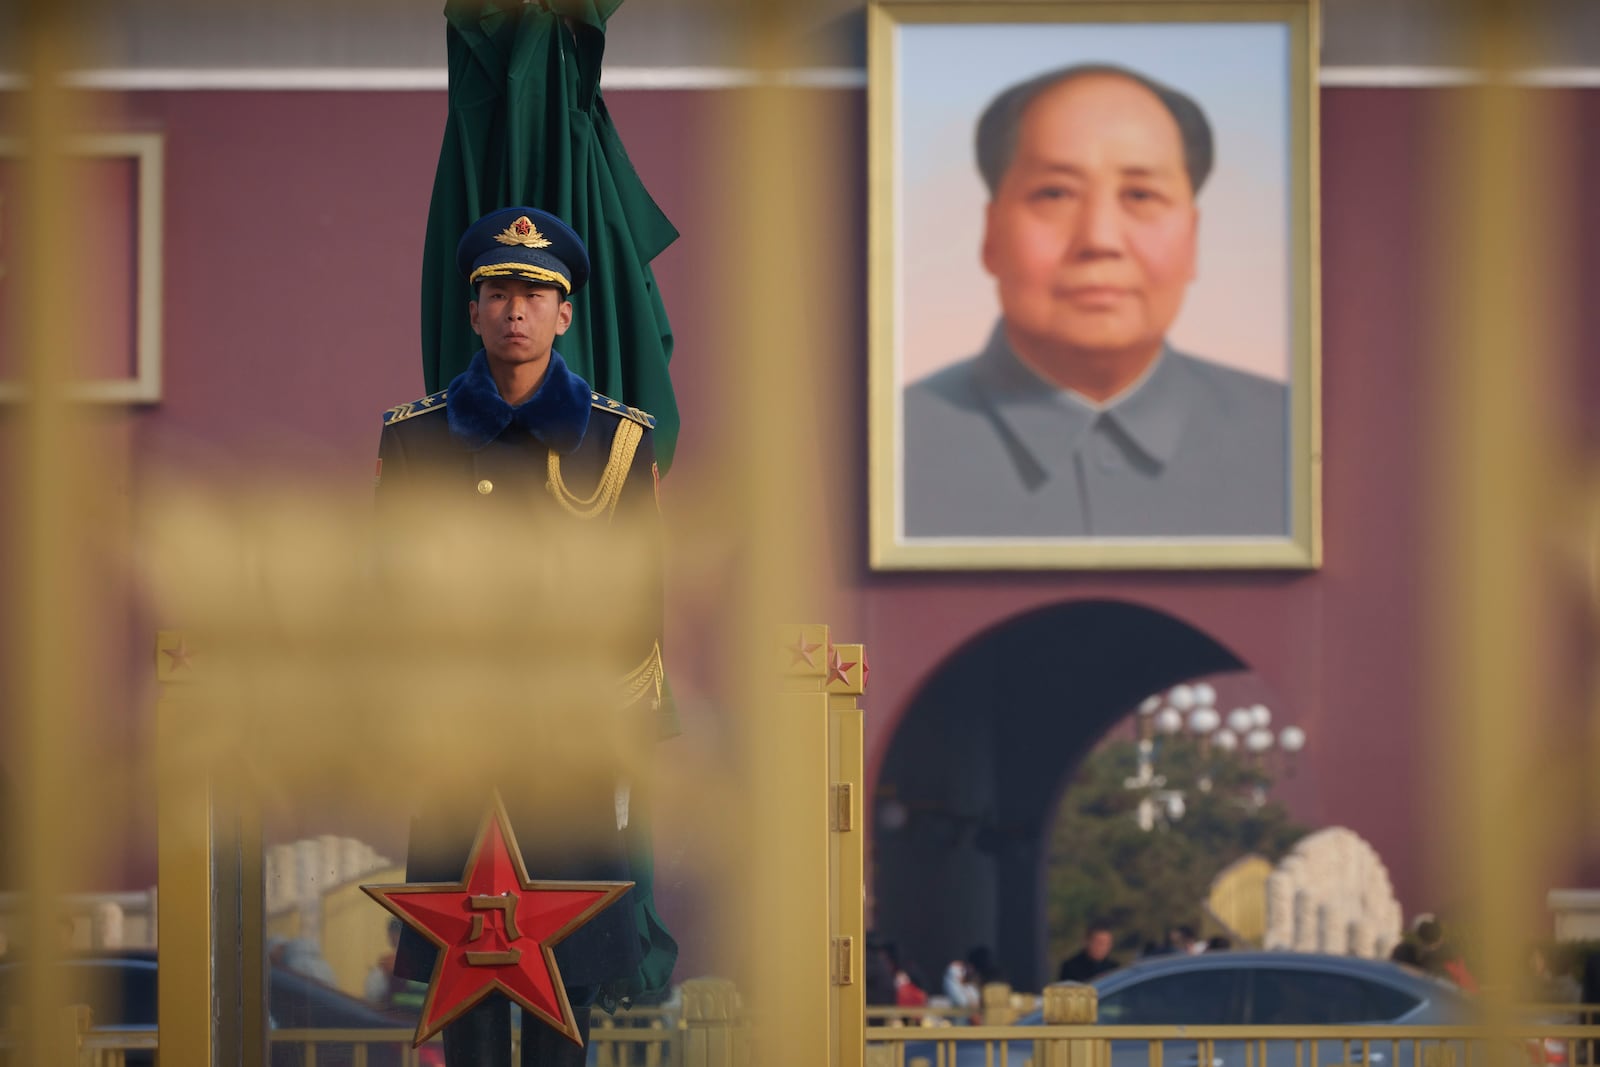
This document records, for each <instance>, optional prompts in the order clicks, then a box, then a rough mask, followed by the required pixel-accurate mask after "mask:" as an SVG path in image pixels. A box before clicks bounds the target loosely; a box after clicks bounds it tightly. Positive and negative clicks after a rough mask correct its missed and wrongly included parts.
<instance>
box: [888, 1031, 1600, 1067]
mask: <svg viewBox="0 0 1600 1067" xmlns="http://www.w3.org/2000/svg"><path fill="white" fill-rule="evenodd" d="M1121 1043H1126V1044H1125V1045H1124V1047H1123V1048H1122V1049H1119V1050H1118V1052H1119V1055H1117V1057H1116V1058H1115V1061H1116V1063H1117V1064H1118V1065H1119V1067H1183V1065H1188V1067H1195V1065H1196V1064H1207V1063H1210V1064H1222V1065H1223V1067H1557V1065H1559V1064H1567V1065H1580V1064H1594V1063H1596V1055H1597V1054H1600V1027H1597V1026H1592V1025H1591V1026H1565V1025H1539V1024H1530V1025H1527V1026H1518V1027H1513V1028H1511V1029H1509V1030H1507V1029H1505V1028H1498V1027H1496V1028H1491V1027H1483V1026H1372V1025H1367V1026H1100V1025H1093V1024H1090V1025H1083V1024H1078V1025H1070V1026H1068V1025H1057V1026H1026V1027H1023V1026H967V1027H952V1028H948V1029H945V1028H939V1029H935V1030H928V1029H914V1028H903V1029H893V1028H877V1029H873V1030H869V1031H868V1033H867V1062H868V1064H869V1067H979V1065H982V1067H1112V1064H1113V1056H1112V1049H1113V1045H1114V1044H1121ZM1552 1044H1556V1045H1558V1046H1559V1047H1558V1048H1552V1047H1551V1045H1552ZM1127 1045H1133V1046H1135V1049H1133V1050H1130V1049H1129V1048H1128V1047H1127ZM1138 1045H1143V1046H1144V1050H1143V1051H1144V1055H1143V1056H1140V1055H1139V1054H1138V1052H1137V1050H1136V1047H1137V1046H1138ZM1219 1046H1220V1047H1222V1050H1223V1051H1224V1052H1226V1053H1228V1055H1226V1056H1223V1057H1219V1055H1218V1049H1219Z"/></svg>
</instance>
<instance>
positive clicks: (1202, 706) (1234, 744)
mask: <svg viewBox="0 0 1600 1067" xmlns="http://www.w3.org/2000/svg"><path fill="white" fill-rule="evenodd" d="M1138 723H1139V742H1138V756H1139V758H1138V766H1137V772H1136V773H1135V774H1134V776H1133V777H1131V778H1127V779H1124V781H1123V783H1122V784H1123V785H1124V786H1125V787H1126V788H1128V789H1132V790H1138V791H1140V792H1141V793H1143V794H1144V795H1143V796H1142V797H1140V799H1139V807H1138V809H1137V810H1136V812H1135V817H1136V818H1137V819H1138V821H1139V826H1140V828H1141V829H1144V830H1152V829H1154V828H1155V827H1156V825H1157V824H1158V823H1162V822H1170V821H1174V820H1177V819H1181V818H1182V817H1183V814H1184V811H1185V810H1186V807H1187V806H1186V804H1185V803H1184V795H1183V790H1181V789H1169V788H1167V779H1166V776H1165V775H1160V774H1157V773H1155V753H1156V739H1157V738H1158V737H1172V736H1175V735H1177V734H1188V735H1189V736H1192V737H1194V738H1196V739H1197V740H1198V741H1199V744H1200V754H1201V758H1202V759H1203V760H1205V759H1209V758H1210V755H1211V751H1212V750H1213V749H1216V750H1218V751H1220V752H1224V753H1230V754H1231V753H1239V752H1243V753H1248V754H1250V755H1252V756H1254V757H1255V759H1256V761H1257V762H1258V764H1259V763H1260V761H1262V760H1264V759H1265V758H1266V754H1267V753H1268V752H1269V751H1271V750H1272V749H1274V748H1276V749H1278V750H1279V751H1282V752H1284V753H1286V754H1287V755H1288V756H1289V757H1290V758H1293V756H1294V755H1295V753H1297V752H1299V751H1300V750H1301V749H1303V748H1305V746H1306V732H1305V731H1304V730H1303V729H1301V728H1300V727H1298V726H1285V727H1283V728H1282V729H1280V730H1277V731H1276V732H1274V731H1273V729H1272V711H1271V710H1270V709H1269V708H1268V707H1267V706H1266V705H1265V704H1252V705H1250V706H1249V707H1237V708H1234V709H1233V710H1231V711H1229V712H1228V713H1227V714H1226V715H1224V714H1223V713H1222V712H1220V711H1219V710H1217V691H1216V689H1215V688H1214V687H1213V686H1211V685H1210V684H1209V683H1207V682H1196V683H1194V684H1192V685H1190V684H1184V685H1175V686H1173V687H1172V688H1171V689H1169V690H1167V691H1166V692H1164V693H1157V694H1155V695H1153V696H1150V697H1147V698H1145V700H1144V701H1143V702H1142V703H1141V704H1140V705H1139V714H1138ZM1211 784H1212V783H1211V778H1210V775H1209V774H1208V773H1205V772H1202V774H1201V777H1200V779H1199V781H1198V782H1197V783H1196V785H1197V786H1198V787H1199V789H1200V791H1201V792H1202V793H1206V792H1210V791H1211ZM1251 802H1252V803H1254V804H1255V805H1256V806H1258V807H1259V806H1260V805H1261V804H1263V803H1265V802H1266V791H1265V789H1263V788H1261V787H1260V786H1258V787H1257V788H1256V789H1255V790H1253V791H1252V794H1251Z"/></svg>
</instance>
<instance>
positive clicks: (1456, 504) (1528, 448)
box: [1429, 0, 1563, 1048]
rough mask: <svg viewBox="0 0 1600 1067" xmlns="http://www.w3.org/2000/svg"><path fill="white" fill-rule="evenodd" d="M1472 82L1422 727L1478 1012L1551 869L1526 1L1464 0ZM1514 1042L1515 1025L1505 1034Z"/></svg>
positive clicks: (1542, 451) (1453, 219)
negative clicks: (1432, 680) (1539, 771)
mask: <svg viewBox="0 0 1600 1067" xmlns="http://www.w3.org/2000/svg"><path fill="white" fill-rule="evenodd" d="M1462 8H1463V11H1464V12H1465V13H1466V15H1467V18H1468V22H1467V26H1466V28H1467V30H1468V31H1469V32H1468V34H1467V39H1468V41H1469V42H1470V45H1471V48H1472V49H1473V53H1474V54H1473V56H1472V59H1473V65H1474V66H1475V67H1477V68H1478V70H1479V71H1480V72H1481V75H1482V82H1481V84H1479V85H1476V86H1474V87H1472V88H1470V89H1465V90H1462V92H1461V95H1460V96H1459V97H1458V101H1459V105H1458V106H1456V107H1454V108H1453V109H1451V111H1450V112H1449V113H1448V117H1449V118H1450V119H1451V120H1452V124H1451V126H1450V127H1449V128H1450V129H1451V130H1452V131H1453V132H1454V134H1455V136H1456V138H1457V140H1456V141H1455V143H1454V144H1453V145H1452V146H1451V150H1450V151H1447V152H1445V153H1444V154H1443V156H1442V157H1441V160H1440V162H1441V164H1442V165H1441V166H1440V167H1439V168H1438V170H1437V171H1436V173H1435V174H1434V175H1433V177H1432V180H1431V181H1430V183H1429V185H1430V188H1434V189H1437V190H1439V192H1440V193H1441V194H1443V199H1444V200H1445V202H1446V204H1447V208H1448V215H1447V216H1446V217H1444V218H1441V219H1439V220H1436V221H1437V223H1438V224H1441V225H1442V226H1443V227H1444V229H1443V233H1442V237H1443V238H1444V240H1443V242H1442V247H1441V248H1440V249H1439V251H1440V256H1439V259H1438V260H1437V261H1436V264H1435V267H1436V270H1435V271H1434V274H1435V276H1436V277H1437V279H1438V283H1439V285H1440V291H1439V292H1438V293H1437V294H1436V297H1437V306H1438V308H1439V312H1440V319H1439V325H1440V330H1439V337H1440V341H1441V343H1440V345H1439V353H1440V355H1439V362H1438V363H1437V364H1436V368H1435V371H1434V373H1433V374H1432V375H1431V377H1430V380H1432V381H1436V382H1438V383H1439V385H1438V388H1439V390H1440V396H1441V397H1442V398H1443V402H1442V403H1441V404H1440V405H1439V407H1438V409H1437V412H1436V418H1437V419H1438V422H1437V426H1438V432H1437V433H1436V435H1435V444H1436V446H1437V453H1436V456H1435V461H1434V464H1433V467H1432V470H1433V479H1432V480H1433V483H1434V484H1435V485H1437V486H1438V487H1439V499H1440V501H1441V505H1442V507H1441V509H1440V511H1439V513H1438V514H1437V515H1436V521H1437V523H1438V525H1437V527H1436V529H1435V530H1434V531H1433V537H1434V544H1435V545H1436V547H1437V549H1438V552H1439V557H1440V559H1441V563H1442V565H1441V567H1440V570H1439V573H1438V574H1437V576H1436V577H1437V578H1438V579H1439V585H1438V590H1437V592H1438V594H1439V595H1438V598H1437V605H1436V607H1437V614H1436V615H1435V616H1434V622H1435V624H1436V630H1437V633H1438V635H1439V637H1440V640H1441V642H1442V644H1441V646H1440V647H1438V648H1436V649H1435V653H1434V666H1435V670H1436V677H1437V679H1438V684H1437V685H1436V687H1435V692H1436V694H1437V695H1438V696H1439V697H1440V698H1441V699H1440V700H1439V703H1438V708H1439V711H1438V713H1437V714H1436V715H1435V716H1434V717H1433V719H1432V722H1431V726H1432V735H1433V737H1434V738H1435V739H1436V740H1437V742H1438V744H1439V752H1440V755H1441V757H1442V758H1441V759H1439V760H1438V761H1437V763H1438V765H1437V767H1436V768H1435V774H1436V775H1437V781H1436V786H1437V789H1438V794H1437V795H1438V803H1439V804H1440V806H1441V810H1444V811H1447V812H1449V813H1450V814H1451V816H1452V819H1453V822H1454V826H1453V827H1452V833H1451V834H1450V837H1449V841H1450V844H1451V849H1450V863H1449V877H1448V880H1447V883H1448V884H1449V885H1450V886H1453V887H1459V888H1460V889H1461V890H1463V891H1464V892H1466V893H1467V894H1468V895H1469V897H1468V899H1469V909H1470V910H1469V911H1468V913H1467V915H1466V924H1465V925H1466V928H1467V929H1468V930H1470V931H1471V934H1472V936H1473V938H1474V941H1473V946H1472V947H1473V948H1474V949H1475V952H1476V957H1475V959H1474V960H1473V967H1474V970H1475V971H1477V973H1478V977H1479V980H1480V982H1481V983H1482V984H1483V985H1484V987H1485V996H1484V997H1483V998H1481V1003H1482V1006H1483V1008H1484V1011H1485V1016H1486V1020H1485V1021H1486V1022H1488V1023H1489V1024H1491V1025H1507V1024H1509V1022H1510V1018H1511V1016H1510V1010H1511V997H1512V995H1513V987H1514V986H1515V984H1516V980H1517V976H1518V975H1519V973H1520V971H1521V969H1522V968H1521V965H1520V961H1519V957H1520V952H1521V950H1520V946H1521V945H1522V944H1525V943H1527V941H1528V940H1531V938H1532V937H1533V936H1534V934H1535V932H1536V931H1535V929H1534V927H1533V926H1532V925H1531V923H1530V922H1529V919H1530V918H1531V916H1532V914H1533V912H1532V909H1531V907H1530V905H1534V904H1536V902H1537V897H1538V894H1537V891H1536V887H1537V886H1538V885H1539V883H1540V880H1541V878H1542V876H1543V875H1544V873H1545V871H1546V870H1547V869H1548V868H1547V866H1546V864H1547V861H1548V858H1549V852H1548V850H1547V849H1546V848H1545V847H1544V843H1543V842H1542V841H1541V838H1543V837H1544V836H1546V835H1547V833H1548V826H1547V824H1548V820H1547V819H1545V818H1543V817H1542V816H1541V811H1540V809H1541V804H1542V797H1541V794H1542V792H1543V790H1542V789H1540V788H1539V786H1538V784H1537V783H1538V778H1537V777H1536V776H1534V775H1532V774H1530V771H1531V770H1532V768H1533V762H1532V758H1531V757H1532V752H1533V746H1534V743H1535V740H1536V737H1537V734H1538V732H1539V730H1540V729H1541V723H1543V722H1545V721H1547V720H1548V715H1549V710H1550V705H1549V701H1550V700H1551V698H1552V696H1553V693H1552V689H1551V687H1550V686H1549V684H1548V683H1547V682H1546V680H1545V677H1544V675H1545V672H1544V670H1543V669H1542V662H1541V661H1542V657H1543V656H1544V655H1545V652H1546V649H1545V643H1544V642H1543V641H1541V639H1540V637H1539V635H1540V632H1541V623H1543V622H1545V621H1546V620H1545V618H1544V615H1545V611H1544V604H1543V603H1542V602H1541V598H1540V587H1541V585H1542V584H1543V582H1544V581H1545V580H1546V579H1547V577H1548V575H1547V574H1546V573H1545V570H1544V568H1543V567H1542V566H1541V563H1542V562H1543V559H1542V557H1543V556H1544V554H1545V552H1544V550H1545V549H1546V548H1547V547H1549V546H1548V544H1547V542H1546V539H1545V530H1546V524H1547V522H1549V520H1550V519H1551V518H1552V507H1551V505H1552V503H1553V502H1554V501H1553V497H1554V492H1555V488H1556V480H1555V478H1556V474H1557V471H1556V461H1557V458H1558V457H1557V455H1556V452H1555V448H1554V442H1553V440H1552V437H1551V432H1550V429H1549V427H1550V426H1551V423H1552V420H1551V419H1550V418H1549V417H1548V415H1547V413H1545V412H1543V411H1542V409H1541V404H1542V402H1543V401H1544V400H1545V399H1546V398H1547V397H1548V396H1550V395H1551V394H1550V393H1549V392H1548V391H1547V390H1548V382H1549V379H1550V370H1551V368H1552V365H1553V358H1554V352H1555V349H1556V345H1557V343H1558V339H1559V338H1558V331H1557V330H1555V329H1554V328H1553V324H1554V323H1555V322H1556V321H1557V316H1558V314H1559V312H1560V310H1561V308H1560V304H1559V301H1558V299H1557V294H1558V292H1559V289H1558V288H1557V283H1558V282H1559V280H1560V279H1559V277H1558V276H1557V275H1556V274H1555V273H1553V272H1552V271H1551V270H1550V269H1549V265H1550V264H1551V263H1552V262H1553V258H1552V252H1553V248H1552V245H1553V241H1552V237H1553V230H1552V228H1551V226H1552V223H1553V221H1554V220H1555V219H1558V218H1561V217H1562V214H1563V213H1562V212H1560V211H1559V210H1558V207H1557V205H1556V203H1554V202H1553V190H1552V177H1553V176H1557V175H1560V174H1561V173H1562V172H1563V168H1562V165H1561V163H1560V161H1559V160H1558V159H1555V158H1552V157H1553V156H1554V154H1555V152H1554V149H1555V146H1556V144H1557V141H1558V138H1557V136H1556V135H1555V133H1556V131H1555V130H1553V129H1552V128H1551V127H1550V125H1549V121H1548V120H1549V118H1550V108H1551V106H1552V103H1551V101H1550V98H1549V96H1547V95H1544V94H1541V93H1540V91H1539V90H1530V89H1528V88H1525V87H1524V88H1519V87H1515V86H1513V85H1511V84H1510V82H1509V75H1510V74H1511V72H1512V71H1513V70H1514V69H1515V68H1516V67H1518V66H1520V65H1522V64H1525V63H1526V62H1527V61H1528V60H1529V58H1530V57H1529V56H1528V54H1527V53H1526V51H1525V44H1526V41H1527V26H1526V25H1525V21H1526V17H1527V14H1526V11H1525V9H1524V8H1523V5H1521V4H1516V3H1511V2H1509V0H1470V2H1468V3H1465V4H1463V5H1462ZM1508 1048H1509V1043H1508Z"/></svg>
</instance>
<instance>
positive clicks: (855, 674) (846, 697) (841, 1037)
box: [823, 645, 867, 1067]
mask: <svg viewBox="0 0 1600 1067" xmlns="http://www.w3.org/2000/svg"><path fill="white" fill-rule="evenodd" d="M826 666H827V670H828V673H827V675H826V677H825V679H824V682H823V688H824V690H826V692H827V693H828V732H829V749H830V752H829V757H828V780H829V782H830V788H831V789H832V792H833V801H834V804H833V811H832V818H831V823H832V825H831V833H830V834H829V843H830V846H831V854H830V856H829V906H828V914H829V916H830V920H829V928H830V933H831V936H832V937H833V939H834V941H835V943H844V944H848V945H850V946H851V951H850V954H849V955H850V960H849V963H850V968H849V972H848V974H842V973H836V974H835V975H834V985H833V998H832V1004H831V1005H830V1014H829V1023H830V1025H829V1030H830V1034H831V1038H830V1040H831V1041H832V1043H833V1047H834V1048H835V1049H836V1050H837V1057H838V1058H837V1059H835V1060H834V1061H833V1062H835V1063H837V1064H838V1065H839V1067H862V1065H863V1063H864V1062H865V1058H866V1045H867V996H866V981H865V972H866V960H865V958H864V953H865V952H866V940H867V919H866V899H865V897H866V894H865V887H866V852H865V849H864V847H863V844H862V838H863V835H864V831H865V827H864V825H863V823H864V820H865V814H864V811H863V801H864V796H865V791H866V762H865V760H866V742H865V733H864V728H863V718H862V711H861V708H860V707H859V706H858V704H857V698H858V697H860V696H861V694H862V693H863V692H864V691H865V689H866V684H867V650H866V649H865V648H864V647H862V646H861V645H834V646H833V648H832V649H831V650H830V652H829V653H828V658H827V664H826Z"/></svg>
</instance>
